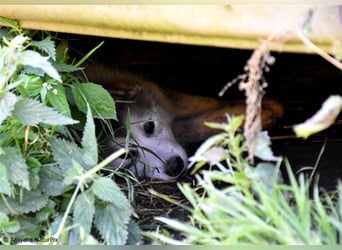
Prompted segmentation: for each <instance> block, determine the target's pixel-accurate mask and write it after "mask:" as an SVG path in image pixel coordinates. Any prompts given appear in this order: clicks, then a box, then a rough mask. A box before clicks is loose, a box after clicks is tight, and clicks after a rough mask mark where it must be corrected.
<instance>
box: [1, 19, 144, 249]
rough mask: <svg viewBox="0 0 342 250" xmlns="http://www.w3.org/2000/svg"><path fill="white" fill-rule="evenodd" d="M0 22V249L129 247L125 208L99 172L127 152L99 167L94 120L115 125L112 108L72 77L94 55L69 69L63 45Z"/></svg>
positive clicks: (96, 90) (97, 89) (102, 93)
mask: <svg viewBox="0 0 342 250" xmlns="http://www.w3.org/2000/svg"><path fill="white" fill-rule="evenodd" d="M0 21H1V22H2V23H6V24H7V26H9V27H10V28H1V29H0V180H1V185H0V243H1V244H4V245H9V244H17V243H21V242H22V241H33V242H34V243H37V244H90V243H91V244H125V243H127V241H129V240H130V241H131V238H132V237H131V236H130V235H129V233H128V230H129V227H131V229H130V231H131V232H133V233H136V230H137V227H136V226H135V225H134V224H133V223H132V222H131V219H130V218H131V214H132V208H131V206H130V203H129V201H128V200H127V198H126V196H125V194H124V193H123V192H122V191H121V190H120V189H119V187H118V186H117V185H116V183H115V182H114V181H112V179H111V178H109V177H106V176H103V174H101V173H100V172H99V170H101V169H103V168H104V166H105V165H106V164H108V163H109V162H111V161H112V160H114V159H115V158H116V157H118V156H120V155H121V154H123V153H124V150H123V149H122V150H120V151H118V152H115V153H113V154H112V155H110V156H109V157H108V158H107V159H105V160H103V161H102V162H98V144H97V139H96V136H95V126H94V119H93V118H99V119H116V113H115V103H114V101H113V99H112V98H111V96H110V94H109V93H108V92H107V91H106V90H104V89H103V88H102V86H100V85H97V84H94V83H82V82H81V80H80V79H78V78H77V77H75V76H74V74H73V73H74V72H75V71H77V70H80V68H79V67H78V65H80V64H81V62H82V61H84V60H86V59H87V57H88V56H89V55H90V54H91V52H92V51H91V52H89V54H88V55H86V56H85V57H84V58H83V59H82V60H81V61H80V62H78V63H75V64H73V65H71V64H68V61H69V58H68V47H67V46H66V45H65V44H64V43H63V42H60V43H59V44H58V45H57V46H56V44H55V41H53V38H52V37H51V36H50V35H49V34H47V33H42V32H33V31H23V30H21V29H20V27H19V26H18V25H17V24H16V23H15V22H13V21H11V20H7V19H4V18H1V19H0ZM33 37H38V39H34V38H33ZM95 49H96V48H95ZM95 49H94V50H95ZM99 100H100V101H102V102H101V105H98V102H99ZM95 104H96V105H95ZM75 117H77V118H75ZM82 131H83V132H82ZM79 135H81V136H79Z"/></svg>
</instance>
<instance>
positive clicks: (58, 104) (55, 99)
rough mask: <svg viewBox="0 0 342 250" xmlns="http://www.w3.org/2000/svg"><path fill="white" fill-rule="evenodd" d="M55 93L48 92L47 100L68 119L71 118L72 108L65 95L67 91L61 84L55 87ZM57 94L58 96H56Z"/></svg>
mask: <svg viewBox="0 0 342 250" xmlns="http://www.w3.org/2000/svg"><path fill="white" fill-rule="evenodd" d="M53 88H54V89H55V91H56V92H54V91H51V90H49V91H47V93H46V97H47V100H48V101H49V102H50V103H51V105H52V107H54V108H55V109H56V110H57V111H58V112H60V113H61V114H62V115H65V116H67V117H71V111H70V106H69V103H68V101H67V98H66V95H65V89H64V87H63V86H62V85H61V84H57V85H53ZM56 93H57V94H56Z"/></svg>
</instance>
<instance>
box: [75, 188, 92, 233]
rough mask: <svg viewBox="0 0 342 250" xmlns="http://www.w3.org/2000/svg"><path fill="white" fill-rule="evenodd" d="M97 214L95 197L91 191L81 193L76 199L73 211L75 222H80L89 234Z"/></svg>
mask: <svg viewBox="0 0 342 250" xmlns="http://www.w3.org/2000/svg"><path fill="white" fill-rule="evenodd" d="M94 214H95V199H94V195H93V193H91V192H89V191H88V192H84V193H80V194H79V195H78V196H77V198H76V200H75V207H74V212H73V215H74V216H73V220H74V224H75V225H77V224H80V225H81V226H82V227H83V229H84V231H85V233H86V234H89V233H90V229H91V225H92V222H93V217H94Z"/></svg>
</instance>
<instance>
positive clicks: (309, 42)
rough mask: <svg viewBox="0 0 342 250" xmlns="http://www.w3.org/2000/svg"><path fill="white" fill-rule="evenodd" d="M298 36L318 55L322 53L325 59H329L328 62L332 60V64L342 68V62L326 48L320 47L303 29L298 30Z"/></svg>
mask: <svg viewBox="0 0 342 250" xmlns="http://www.w3.org/2000/svg"><path fill="white" fill-rule="evenodd" d="M297 34H298V37H299V39H300V40H302V42H303V43H304V44H305V45H306V46H307V47H308V48H310V49H312V50H313V51H314V52H315V53H317V54H318V55H320V56H321V57H323V58H324V59H325V60H327V61H328V62H330V63H331V64H332V65H334V66H335V67H337V68H339V69H340V70H342V63H340V62H339V61H337V60H336V59H335V58H333V57H332V56H330V55H329V54H328V53H327V52H325V51H324V50H322V49H320V48H319V47H317V46H316V45H315V44H314V43H313V42H311V41H310V40H309V39H308V38H307V37H306V36H305V35H304V34H303V32H302V31H298V32H297Z"/></svg>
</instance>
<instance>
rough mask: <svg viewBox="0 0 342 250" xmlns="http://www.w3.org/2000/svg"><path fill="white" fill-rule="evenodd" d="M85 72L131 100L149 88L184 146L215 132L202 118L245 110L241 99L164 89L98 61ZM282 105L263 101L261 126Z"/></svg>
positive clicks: (275, 116) (219, 119)
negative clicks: (232, 99) (219, 97)
mask: <svg viewBox="0 0 342 250" xmlns="http://www.w3.org/2000/svg"><path fill="white" fill-rule="evenodd" d="M85 67H86V68H87V70H86V75H87V77H88V78H89V80H90V81H93V82H96V83H99V84H102V85H104V86H105V87H106V88H107V89H109V90H110V92H111V93H112V95H113V97H114V98H117V99H125V100H134V98H136V97H137V96H139V95H140V94H141V93H142V92H144V91H146V92H150V93H152V94H153V98H154V99H156V100H157V103H158V105H160V106H162V107H163V108H164V109H165V110H166V111H167V112H168V113H169V114H170V115H171V117H172V118H173V121H172V128H173V132H174V134H175V138H176V139H177V141H178V142H179V143H180V144H181V145H183V146H185V145H187V144H190V143H197V142H200V141H203V140H205V139H206V138H208V137H209V136H211V135H213V134H215V133H217V131H216V130H214V129H211V128H209V127H207V126H205V125H204V122H205V121H211V122H226V121H227V118H226V115H225V114H226V113H227V114H229V115H240V114H244V113H245V102H244V100H238V101H236V100H234V101H229V100H222V99H214V98H208V97H202V96H193V95H187V94H183V93H178V92H175V91H171V90H164V89H162V88H160V87H159V86H157V85H156V84H153V83H151V82H149V81H145V80H143V79H141V78H140V77H137V76H135V75H131V74H125V73H120V72H117V71H115V70H112V69H109V68H106V67H102V66H99V65H89V64H88V65H86V66H85ZM283 113H284V111H283V107H282V105H281V104H280V103H279V102H277V101H275V100H272V99H268V98H264V99H263V101H262V124H263V128H264V129H268V128H270V127H272V126H273V125H274V124H275V123H276V121H277V120H278V119H279V118H280V117H281V116H282V115H283Z"/></svg>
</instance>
